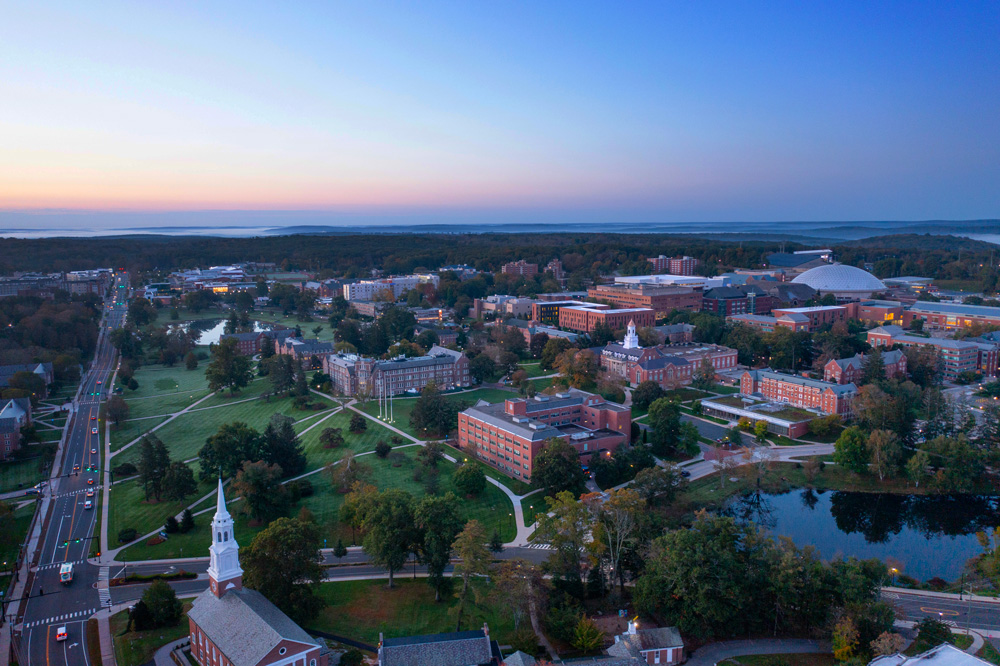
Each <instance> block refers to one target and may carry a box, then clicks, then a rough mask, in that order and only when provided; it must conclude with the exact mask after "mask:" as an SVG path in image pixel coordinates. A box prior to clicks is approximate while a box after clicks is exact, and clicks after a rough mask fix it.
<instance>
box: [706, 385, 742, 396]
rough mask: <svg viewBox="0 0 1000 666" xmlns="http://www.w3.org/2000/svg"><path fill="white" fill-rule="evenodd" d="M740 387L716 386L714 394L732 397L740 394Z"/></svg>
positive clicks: (713, 388) (713, 390) (713, 389)
mask: <svg viewBox="0 0 1000 666" xmlns="http://www.w3.org/2000/svg"><path fill="white" fill-rule="evenodd" d="M739 392H740V387H739V386H725V385H723V384H716V385H715V386H713V387H712V393H720V394H722V395H732V394H733V393H739Z"/></svg>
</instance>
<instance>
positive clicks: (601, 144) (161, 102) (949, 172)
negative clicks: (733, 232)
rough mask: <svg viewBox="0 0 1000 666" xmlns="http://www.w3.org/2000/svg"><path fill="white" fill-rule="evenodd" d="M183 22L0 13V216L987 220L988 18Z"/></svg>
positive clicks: (470, 14) (688, 8)
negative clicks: (284, 213) (244, 213)
mask: <svg viewBox="0 0 1000 666" xmlns="http://www.w3.org/2000/svg"><path fill="white" fill-rule="evenodd" d="M175 5H177V6H175ZM179 5H180V3H165V2H164V3H135V2H122V3H120V4H113V3H108V2H99V3H91V2H83V3H80V2H74V3H70V2H66V3H54V2H42V3H35V2H8V3H4V4H3V9H2V10H0V11H2V15H3V18H2V20H0V209H4V210H8V211H10V210H24V209H87V210H105V209H107V210H119V211H120V210H131V211H175V210H210V209H226V210H312V211H317V210H318V211H325V210H330V211H340V212H342V213H345V214H346V215H347V216H348V218H349V219H350V221H354V222H357V221H362V220H365V221H369V222H379V221H384V219H388V218H389V217H391V218H392V219H393V220H394V221H397V222H399V221H403V222H405V221H406V218H407V215H408V214H410V213H412V214H413V215H414V216H417V215H418V214H419V216H421V217H423V218H425V217H426V216H428V215H429V216H430V217H431V218H433V216H434V214H435V211H440V212H441V213H442V215H444V214H445V213H448V214H449V215H453V214H454V212H455V211H456V210H461V211H468V217H467V218H466V219H468V221H472V222H474V221H475V219H476V215H477V211H479V212H482V213H483V214H484V215H485V214H486V212H487V211H488V212H489V215H490V216H496V215H497V213H498V212H500V213H501V214H502V211H503V210H505V209H510V210H512V211H514V210H516V211H518V216H519V217H518V219H519V221H525V220H526V219H527V220H531V219H536V220H537V221H539V222H544V221H545V220H546V219H550V218H551V219H554V218H555V217H557V216H558V217H560V218H561V219H564V218H565V216H566V215H567V214H570V215H572V212H573V211H587V214H588V217H589V218H591V219H593V218H594V215H595V212H596V214H597V217H600V216H601V215H602V213H601V211H604V213H603V214H604V215H605V216H606V219H607V221H609V222H614V221H619V220H626V219H635V218H636V217H637V216H639V217H641V218H643V219H658V220H662V221H683V220H691V221H701V220H769V219H777V220H797V219H801V220H834V219H836V220H868V219H935V218H949V219H961V218H988V217H1000V49H998V47H997V36H998V35H1000V3H997V2H995V1H993V2H898V3H878V2H871V3H870V2H828V3H822V2H807V3H803V2H788V3H784V2H767V3H749V2H735V1H734V2H711V1H709V2H702V1H699V2H671V1H657V2H626V3H611V2H603V3H596V2H578V1H574V2H547V1H546V2H522V3H513V2H492V3H487V2H468V1H463V2H447V3H445V2H405V3H404V2H400V3H381V2H371V3H360V2H358V3H326V2H324V3H312V4H309V3H274V2H246V1H241V2H232V3H222V2H211V3H188V6H186V7H180V6H179ZM351 216H353V217H351ZM380 216H381V217H380ZM45 219H46V218H45V217H44V216H39V217H38V218H37V220H38V224H39V225H44V224H45ZM452 221H455V220H452ZM0 226H3V225H2V218H0Z"/></svg>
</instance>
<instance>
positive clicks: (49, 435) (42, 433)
mask: <svg viewBox="0 0 1000 666" xmlns="http://www.w3.org/2000/svg"><path fill="white" fill-rule="evenodd" d="M38 439H39V441H42V442H58V441H59V440H60V439H62V430H48V429H45V430H38Z"/></svg>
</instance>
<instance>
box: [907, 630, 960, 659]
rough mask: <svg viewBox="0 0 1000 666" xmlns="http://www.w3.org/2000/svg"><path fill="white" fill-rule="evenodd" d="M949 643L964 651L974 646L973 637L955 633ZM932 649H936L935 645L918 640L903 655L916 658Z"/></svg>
mask: <svg viewBox="0 0 1000 666" xmlns="http://www.w3.org/2000/svg"><path fill="white" fill-rule="evenodd" d="M948 642H949V643H951V644H952V645H954V646H955V647H957V648H958V649H959V650H964V649H966V648H967V647H969V646H970V645H972V636H968V635H966V634H956V633H954V632H953V633H952V634H951V638H949V639H948ZM932 647H935V646H934V644H933V643H926V642H924V641H921V640H919V639H918V640H915V641H913V642H912V643H911V644H910V647H908V648H906V650H904V651H903V654H905V655H908V656H910V657H914V656H916V655H918V654H920V653H921V652H926V651H927V650H930V649H931V648H932Z"/></svg>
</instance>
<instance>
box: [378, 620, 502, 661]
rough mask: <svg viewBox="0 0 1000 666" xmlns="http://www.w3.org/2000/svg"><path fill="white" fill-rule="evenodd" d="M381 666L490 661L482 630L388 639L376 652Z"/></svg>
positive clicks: (487, 643) (490, 653)
mask: <svg viewBox="0 0 1000 666" xmlns="http://www.w3.org/2000/svg"><path fill="white" fill-rule="evenodd" d="M379 657H380V659H379V665H380V666H479V665H480V664H489V663H490V660H491V659H492V658H493V650H492V649H491V648H490V639H489V638H488V637H487V636H486V634H485V633H483V630H482V629H478V630H476V631H455V632H452V633H448V634H429V635H426V636H406V637H403V638H387V639H385V640H383V641H382V648H381V649H380V650H379Z"/></svg>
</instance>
